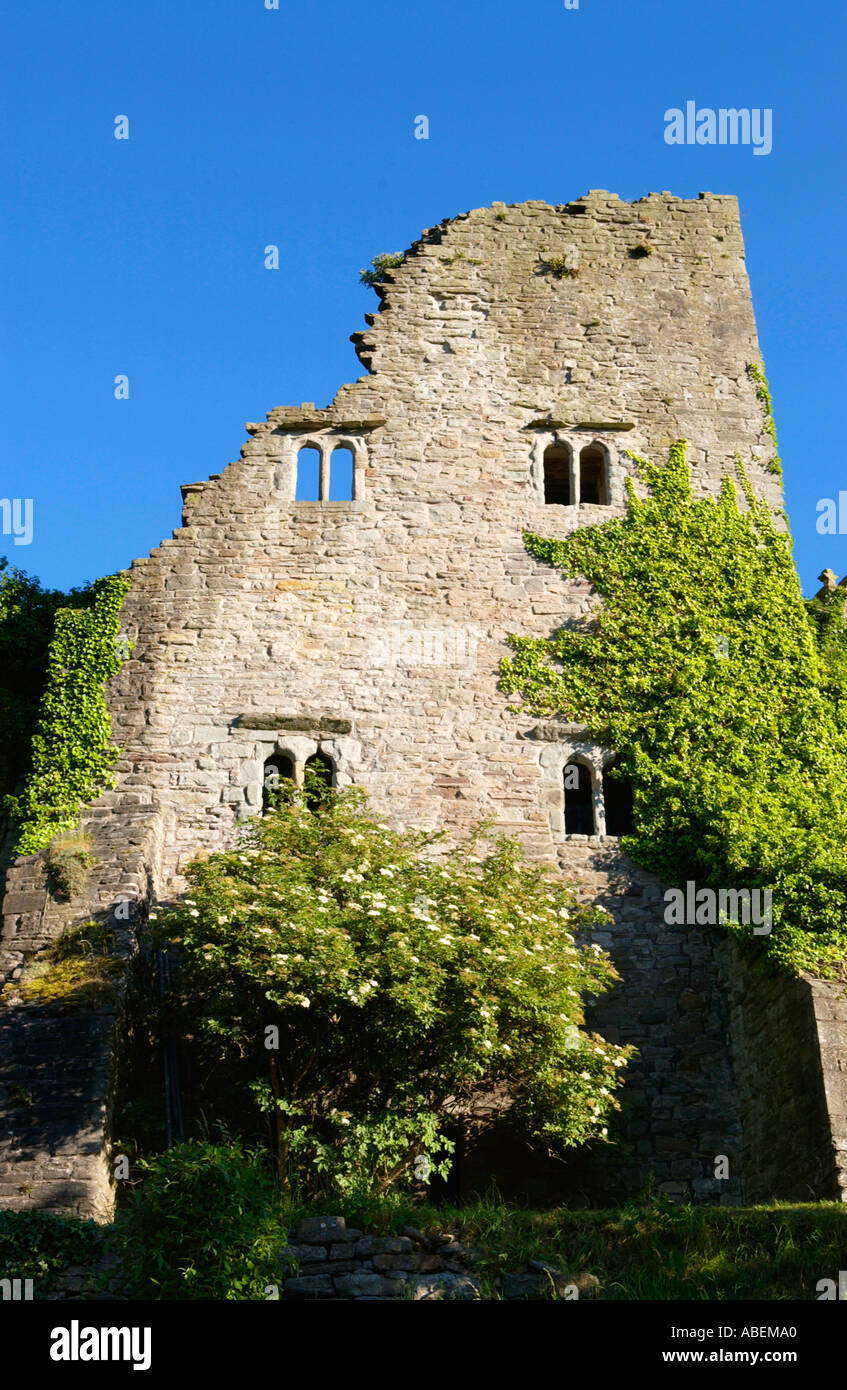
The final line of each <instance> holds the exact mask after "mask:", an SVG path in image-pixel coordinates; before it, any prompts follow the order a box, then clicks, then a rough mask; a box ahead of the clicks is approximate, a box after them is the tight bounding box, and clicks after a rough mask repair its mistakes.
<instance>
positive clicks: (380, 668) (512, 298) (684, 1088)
mask: <svg viewBox="0 0 847 1390" xmlns="http://www.w3.org/2000/svg"><path fill="white" fill-rule="evenodd" d="M645 245H649V246H650V247H651V248H652V254H650V255H643V254H638V251H639V248H642V247H644V246H645ZM634 252H635V253H636V254H633V253H634ZM562 257H567V258H568V259H569V261H570V263H571V265H576V267H577V271H576V274H575V275H572V276H563V277H561V278H560V277H558V276H557V274H555V273H554V267H555V264H557V263H558V259H557V258H562ZM380 296H381V307H380V311H379V312H378V313H377V314H375V315H367V316H366V318H367V320H368V323H369V328H368V329H367V330H366V331H365V332H362V333H355V334H353V341H354V343H355V346H356V351H357V353H358V355H359V357H360V359H361V360H362V362H363V363H364V365H365V366H366V368H367V369H368V375H366V376H363V377H361V378H359V380H357V381H356V382H353V383H351V384H348V385H345V386H343V387H342V388H341V389H340V391H339V392H338V394H337V396H336V398H335V400H334V401H333V403H332V404H331V405H330V406H328V407H326V408H322V409H316V408H315V407H314V405H312V404H311V403H306V404H304V405H301V406H300V407H280V408H278V409H275V410H272V411H271V412H270V414H269V415H268V417H267V419H266V421H264V422H261V423H256V424H248V425H247V431H248V433H249V435H250V436H251V438H250V440H249V442H248V443H246V444H245V445H244V446H243V447H242V450H241V457H240V459H239V460H237V461H236V462H234V463H231V464H229V465H228V466H227V467H226V468H225V469H224V470H223V471H222V472H221V473H217V474H213V475H212V476H211V478H210V479H209V480H208V481H207V482H198V483H191V484H187V485H186V486H185V488H184V489H183V496H184V513H183V525H182V527H181V528H179V529H178V530H176V531H175V532H174V533H173V537H172V538H171V539H168V540H165V541H163V542H162V544H161V545H160V546H158V547H157V548H156V549H155V550H154V551H152V552H151V554H150V556H149V557H148V558H146V559H141V560H137V561H136V562H135V563H134V564H133V566H132V569H131V571H130V578H131V581H132V589H131V592H130V594H129V595H128V597H127V600H126V602H125V605H124V610H123V623H124V630H125V632H126V633H127V635H128V636H129V637H131V638H132V639H133V641H134V642H135V643H136V646H135V650H134V652H133V656H132V660H131V661H129V662H128V663H126V665H125V666H124V667H123V669H122V670H121V672H120V673H119V674H118V675H117V676H116V677H115V678H114V680H113V681H112V682H111V685H110V691H109V702H110V708H111V712H112V718H113V725H114V736H115V739H116V741H117V742H118V743H120V744H121V745H122V747H123V753H122V757H121V761H120V763H119V766H118V774H119V783H118V787H117V788H116V790H115V791H113V792H108V793H105V794H104V795H103V796H102V797H101V798H100V799H99V800H98V802H97V803H96V805H95V806H94V807H93V808H92V811H91V817H92V818H93V821H92V822H91V823H93V824H96V826H97V827H98V829H97V834H98V835H100V836H104V837H106V840H108V837H109V836H110V835H112V833H113V830H114V833H115V834H116V836H117V839H116V840H114V839H113V841H112V843H114V844H115V845H116V848H117V845H118V844H120V843H122V842H123V839H124V837H125V831H126V827H128V826H131V825H132V824H133V817H135V816H138V818H139V820H140V823H141V824H143V826H144V827H145V829H144V834H143V835H142V836H141V837H140V838H139V839H136V841H134V842H133V843H134V844H135V846H136V848H137V856H136V859H135V860H134V863H135V870H134V872H135V876H136V878H137V879H138V881H139V882H140V881H141V880H142V879H143V878H144V877H145V875H146V876H147V878H148V879H149V882H150V885H151V891H152V893H153V894H154V895H155V896H158V897H160V898H161V897H167V896H169V895H171V894H173V893H175V892H179V891H180V890H181V888H182V887H183V885H184V878H183V876H182V871H183V870H184V868H185V865H186V864H187V863H188V862H189V861H190V860H191V859H192V858H193V857H194V856H195V855H196V854H197V853H198V851H214V850H216V849H218V848H221V847H223V846H225V845H227V844H229V843H231V841H232V838H233V835H234V834H235V832H236V829H237V825H238V822H239V821H240V820H243V819H244V818H246V817H249V816H251V815H254V814H256V813H257V812H258V810H259V809H260V806H261V786H262V769H263V764H264V761H265V759H266V758H267V757H268V756H270V755H272V754H281V755H285V756H287V757H290V758H291V760H292V761H293V762H294V763H295V764H296V765H297V767H298V768H299V767H302V765H303V763H304V762H305V760H306V759H307V758H308V757H309V756H311V755H312V754H314V753H315V752H316V751H319V750H320V751H322V752H324V753H326V754H328V755H329V756H330V757H331V758H332V760H333V763H334V766H335V768H336V781H337V784H338V785H346V784H349V783H351V782H355V783H357V784H359V785H361V786H363V787H365V788H366V789H367V791H368V792H369V794H370V796H371V799H372V804H373V806H374V809H375V810H376V811H377V812H380V813H384V814H386V815H388V816H389V817H390V818H391V820H392V821H393V823H394V824H395V825H418V826H420V825H425V826H442V827H445V828H446V829H447V830H448V831H450V832H451V833H460V832H461V831H462V830H463V829H464V828H466V827H468V826H469V825H471V824H472V823H474V822H476V821H478V820H480V819H482V818H484V817H493V818H494V820H495V822H496V824H497V826H498V828H500V829H501V830H505V831H507V832H509V833H514V834H516V835H517V836H519V837H520V839H521V840H522V842H523V844H524V845H525V847H526V848H527V849H528V851H529V852H530V853H532V854H533V855H535V856H537V857H538V858H540V859H542V860H544V861H546V862H548V863H550V864H551V865H554V866H559V867H561V869H562V870H563V871H564V872H565V873H567V874H570V875H576V876H579V875H582V876H584V878H585V882H586V888H587V891H589V892H596V893H598V894H599V895H600V896H601V898H603V897H605V898H607V899H608V900H609V902H610V903H611V904H612V906H613V911H614V926H613V927H612V928H611V929H610V932H609V934H608V942H606V941H605V940H604V943H603V944H609V946H610V948H611V951H612V955H613V958H615V959H616V961H617V962H618V963H619V967H620V969H621V973H622V974H623V975H624V983H623V984H622V985H621V986H620V987H619V988H618V989H616V990H615V992H614V995H613V996H612V997H611V998H610V999H608V1000H606V1001H605V1002H604V1003H603V1004H602V1006H601V1009H600V1011H599V1015H598V1019H599V1018H602V1025H600V1026H602V1028H603V1029H604V1031H606V1032H608V1033H609V1035H610V1036H616V1037H619V1038H620V1039H621V1040H622V1041H629V1040H633V1041H636V1042H637V1043H638V1044H639V1046H641V1048H642V1057H641V1060H640V1062H639V1063H638V1065H637V1066H636V1067H634V1068H633V1069H632V1073H631V1076H632V1079H631V1082H630V1085H629V1088H628V1093H629V1095H630V1096H631V1104H630V1105H629V1107H628V1111H627V1119H626V1120H625V1123H624V1131H625V1141H626V1147H625V1149H623V1150H622V1149H620V1148H616V1149H611V1148H610V1149H608V1150H607V1151H606V1152H605V1154H600V1155H598V1156H597V1158H596V1166H597V1171H596V1173H595V1177H594V1179H593V1180H596V1182H598V1183H599V1184H600V1187H601V1188H603V1189H604V1190H615V1191H618V1190H621V1189H622V1188H630V1187H631V1185H633V1184H635V1185H636V1186H638V1185H640V1184H641V1181H642V1179H643V1178H644V1177H645V1176H646V1174H647V1173H648V1172H649V1171H651V1170H653V1171H655V1172H656V1176H657V1178H658V1179H659V1181H660V1185H662V1186H663V1187H664V1189H665V1190H666V1191H668V1192H669V1193H673V1194H675V1195H679V1196H684V1195H692V1196H699V1197H712V1198H713V1197H714V1193H713V1191H712V1188H711V1187H710V1185H709V1169H708V1166H707V1162H706V1160H707V1158H708V1157H711V1154H712V1150H713V1148H714V1141H715V1140H716V1139H717V1136H718V1135H720V1137H721V1144H722V1147H721V1148H720V1149H719V1150H718V1152H727V1145H729V1146H730V1147H732V1145H736V1147H737V1144H738V1142H739V1141H738V1134H739V1123H740V1121H739V1114H738V1106H737V1088H736V1085H735V1082H734V1080H733V1077H732V1061H731V1059H730V1058H729V1054H728V1050H727V1046H726V1036H727V1027H728V1024H727V1015H726V1004H725V1000H724V995H723V992H722V987H721V983H720V974H719V964H718V960H717V957H716V953H715V943H714V941H713V940H712V939H711V938H710V937H708V936H707V935H705V934H700V933H694V932H692V931H691V930H690V929H689V930H687V931H686V933H685V935H684V937H680V935H679V934H678V933H675V932H674V930H673V929H671V928H669V927H667V926H666V925H665V924H664V922H663V920H662V913H661V887H660V885H658V884H657V883H656V882H655V880H652V879H651V878H650V877H649V876H648V875H645V874H643V873H641V872H640V871H639V870H636V869H635V868H634V866H632V865H631V864H629V863H628V862H627V861H626V860H625V858H624V857H623V856H621V854H620V853H619V851H618V849H617V842H616V841H615V840H614V839H613V838H612V837H609V836H607V835H605V834H604V833H603V831H604V830H605V824H604V821H603V808H602V797H601V796H600V793H599V791H598V793H597V826H596V828H597V831H598V833H597V834H596V835H594V836H592V837H579V836H577V837H574V836H566V835H565V833H564V823H563V797H564V793H563V786H562V778H561V768H562V766H563V763H564V761H565V759H566V758H567V757H568V756H569V754H570V753H571V752H574V751H584V752H586V754H587V756H589V757H590V758H591V759H593V765H594V766H595V767H596V769H598V770H599V767H600V763H601V761H602V756H603V754H602V752H601V751H600V750H591V749H587V748H586V747H585V746H584V745H583V743H582V741H581V731H580V730H579V729H578V728H576V727H574V726H570V725H566V724H564V723H562V722H561V721H550V722H549V723H548V724H546V725H533V723H532V721H531V720H527V719H526V717H525V716H523V715H522V714H521V713H520V712H519V709H518V707H517V705H516V703H515V702H514V701H513V700H509V699H507V698H506V697H504V696H503V694H502V693H501V692H500V691H499V690H498V688H497V679H498V667H499V662H500V660H501V658H502V657H503V656H504V655H506V654H507V651H508V647H507V637H508V634H509V633H511V632H521V633H524V634H529V635H532V634H536V635H539V636H542V635H544V636H546V635H548V634H549V633H550V632H551V631H552V630H554V629H555V628H556V627H559V626H560V625H561V624H562V623H563V622H567V621H574V620H579V619H580V618H582V617H583V616H584V615H585V614H587V613H588V612H589V611H590V609H591V607H592V603H593V596H592V594H591V591H590V588H589V586H588V585H587V584H586V583H585V582H584V581H579V580H576V581H567V580H565V579H563V578H562V576H561V575H560V574H559V573H558V572H556V571H554V570H552V569H550V568H549V567H547V566H545V565H543V564H541V563H539V562H538V561H536V560H535V559H534V558H533V557H532V556H530V555H529V554H528V553H527V551H526V549H525V547H524V544H523V539H522V533H523V531H524V529H530V530H533V531H538V532H541V533H543V534H546V535H551V536H564V535H567V534H569V533H570V532H571V531H572V530H573V528H574V527H576V526H580V525H586V524H591V523H595V522H599V521H603V520H606V519H608V518H609V517H611V516H618V515H621V514H622V511H623V500H624V482H625V478H626V477H627V476H633V474H634V465H633V464H632V462H631V460H630V459H629V458H628V457H627V454H626V451H627V450H631V451H634V452H635V453H636V454H644V455H647V456H650V457H653V458H656V459H662V458H663V457H664V456H665V455H666V452H667V449H668V447H669V445H670V444H671V443H672V442H673V441H674V440H675V439H678V438H680V437H685V438H688V439H689V440H690V454H689V456H690V459H691V462H692V468H693V473H694V476H695V485H696V486H697V487H698V488H699V489H700V490H701V491H702V492H706V493H712V494H714V493H715V492H716V491H717V489H718V488H719V486H720V482H721V479H722V477H723V476H724V475H725V474H726V473H727V472H728V471H732V470H733V468H734V463H733V460H734V457H735V455H736V454H740V456H741V457H742V459H743V460H744V461H745V463H746V465H747V467H748V470H749V475H750V477H751V481H752V483H753V486H754V487H755V489H756V491H757V492H758V493H759V494H760V495H761V496H763V497H765V498H767V500H768V501H769V502H770V503H771V504H772V505H773V506H778V505H780V504H781V493H780V488H779V484H778V481H777V479H776V478H775V477H774V476H773V475H772V474H771V473H769V472H768V471H767V469H766V466H765V465H766V463H767V460H768V459H769V458H770V456H771V453H772V443H771V440H770V438H769V436H768V435H767V433H766V432H765V430H764V417H763V413H762V407H761V404H760V402H759V401H758V400H757V398H756V394H755V386H754V383H753V382H752V381H751V380H750V378H749V376H748V373H747V364H748V363H750V362H757V361H759V360H760V353H759V348H758V344H757V339H756V329H755V322H754V318H753V312H752V306H751V302H750V293H749V286H748V283H747V276H746V271H745V267H744V251H743V244H742V238H741V232H740V226H739V220H738V210H737V205H736V201H735V199H734V198H731V197H719V196H717V195H713V194H702V195H701V196H700V198H698V199H695V200H692V201H685V200H681V199H676V198H673V197H671V196H670V195H669V194H651V195H650V196H649V197H648V198H645V199H642V200H641V201H640V202H637V203H633V204H628V203H624V202H621V201H620V199H618V198H617V197H616V196H614V195H612V194H608V193H604V192H593V193H590V194H588V195H587V196H586V197H585V198H583V199H579V200H578V201H576V202H574V203H569V204H565V205H562V206H559V207H550V206H548V205H546V204H544V203H533V202H531V203H524V204H520V205H517V206H510V207H506V206H505V205H503V204H494V205H493V206H492V207H491V208H480V209H476V210H475V211H473V212H470V213H466V214H463V215H462V216H460V217H458V218H456V219H454V220H452V221H450V222H448V223H444V224H442V225H441V226H439V227H436V228H433V229H429V230H428V231H426V232H424V233H423V234H422V236H421V239H420V240H419V241H418V242H416V243H414V245H413V246H412V248H411V249H410V251H409V253H408V254H407V256H406V259H405V261H404V263H403V264H402V265H401V266H400V267H398V268H397V269H396V270H394V271H392V272H390V273H389V277H388V282H387V283H386V284H385V285H384V286H383V287H382V289H381V290H380ZM551 444H560V445H566V446H568V447H570V448H571V449H572V451H574V452H575V453H576V454H578V452H579V450H581V449H582V448H583V447H585V446H586V445H591V444H596V445H597V446H599V447H600V448H601V449H602V450H603V452H604V457H605V459H606V475H607V477H606V480H607V484H608V492H609V503H608V505H601V504H599V503H583V502H576V503H574V504H573V505H570V506H551V505H545V502H544V482H543V454H544V450H545V448H546V447H547V446H548V445H551ZM305 445H315V446H317V447H319V448H320V449H322V450H323V452H324V474H325V472H326V467H327V465H328V464H329V466H331V463H330V457H329V456H330V453H331V450H332V449H333V448H334V447H336V446H346V447H349V448H350V449H351V451H352V452H353V454H354V464H355V468H354V495H353V499H352V500H350V501H346V502H344V501H323V502H301V501H297V500H295V486H296V483H295V479H296V468H297V453H298V450H299V449H300V448H301V447H303V446H305ZM109 827H112V829H111V830H110V829H109ZM106 840H104V846H105V852H106V853H105V858H104V860H103V863H104V866H106V867H104V872H108V873H111V872H112V869H111V867H110V864H111V861H110V859H109V853H110V851H109V848H108V844H106ZM142 840H143V841H144V843H143V844H142V843H141V841H142ZM23 872H24V870H23V869H15V870H13V871H12V878H13V883H12V888H13V891H16V889H15V877H14V876H15V875H16V874H20V873H23ZM112 877H113V878H114V879H115V880H117V879H119V878H120V877H121V874H120V873H114V874H112ZM111 891H113V885H112V884H110V885H109V887H108V892H111ZM22 920H23V919H22ZM13 921H14V915H13ZM4 930H5V932H6V934H7V936H8V933H9V932H10V931H13V930H14V926H13V925H11V926H10V925H7V926H6V927H5V928H4ZM4 939H5V938H4ZM627 1126H628V1128H627ZM592 1161H594V1160H592ZM722 1192H723V1194H724V1195H726V1196H728V1198H729V1199H732V1195H733V1194H732V1191H730V1190H729V1189H727V1188H726V1186H724V1188H723V1189H722ZM736 1195H737V1192H736ZM0 1200H2V1198H0Z"/></svg>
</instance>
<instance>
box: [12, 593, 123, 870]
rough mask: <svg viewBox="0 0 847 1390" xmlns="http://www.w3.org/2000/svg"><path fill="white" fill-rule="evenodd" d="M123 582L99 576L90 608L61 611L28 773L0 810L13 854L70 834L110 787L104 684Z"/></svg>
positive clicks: (115, 665) (112, 664) (110, 669)
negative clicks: (15, 831)
mask: <svg viewBox="0 0 847 1390" xmlns="http://www.w3.org/2000/svg"><path fill="white" fill-rule="evenodd" d="M129 587H130V584H129V580H127V579H124V578H122V577H121V576H119V575H112V576H109V577H108V578H106V579H98V580H97V581H96V582H95V583H94V585H93V586H92V589H93V602H92V603H91V606H90V607H89V608H84V609H80V608H63V609H60V610H59V612H58V613H57V614H56V625H55V630H54V635H53V641H52V642H51V644H50V651H49V656H48V663H47V681H46V686H45V690H44V695H43V697H42V701H41V707H40V710H39V716H38V722H37V724H36V729H35V733H34V735H33V739H32V772H31V773H30V776H29V779H28V781H27V783H26V786H25V788H24V790H23V792H22V794H21V796H20V797H7V798H6V808H7V810H8V811H9V813H10V814H11V815H12V816H13V818H14V819H15V820H17V821H18V822H20V834H19V837H18V842H17V845H16V849H15V852H16V854H36V853H37V852H38V851H39V850H40V849H43V848H44V847H45V846H46V845H48V844H49V843H50V841H51V840H52V839H53V837H54V836H55V835H57V834H59V833H60V831H64V830H73V829H74V828H75V826H76V824H77V820H78V817H79V813H80V811H81V809H82V807H83V806H84V805H85V804H86V803H87V802H89V801H91V800H92V799H93V798H94V797H95V795H97V794H98V793H99V792H100V791H101V790H102V789H103V788H105V787H110V786H114V785H115V783H114V778H113V776H112V771H111V770H112V767H113V765H114V761H115V758H116V757H117V752H118V750H117V749H116V748H115V747H114V746H113V745H112V743H111V733H112V725H111V720H110V718H109V711H108V708H107V705H106V698H105V685H106V682H107V681H108V680H109V679H110V677H111V676H114V675H115V674H116V672H117V671H118V670H120V667H121V665H122V662H123V660H124V657H125V653H121V652H120V651H119V648H118V637H119V633H120V611H121V606H122V604H123V601H124V597H125V595H126V594H127V592H128V590H129Z"/></svg>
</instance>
